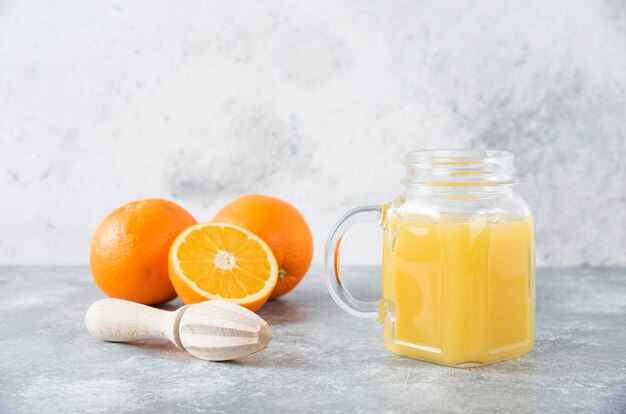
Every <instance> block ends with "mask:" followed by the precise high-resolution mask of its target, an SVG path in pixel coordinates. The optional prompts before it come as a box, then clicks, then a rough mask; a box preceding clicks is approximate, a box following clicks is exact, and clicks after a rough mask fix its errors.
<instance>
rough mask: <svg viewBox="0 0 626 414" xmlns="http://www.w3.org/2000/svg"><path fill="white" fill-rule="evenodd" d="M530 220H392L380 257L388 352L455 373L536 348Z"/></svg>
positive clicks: (385, 337)
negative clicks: (451, 367) (450, 367)
mask: <svg viewBox="0 0 626 414" xmlns="http://www.w3.org/2000/svg"><path fill="white" fill-rule="evenodd" d="M532 227H533V222H532V218H531V217H527V218H524V219H515V220H510V219H506V218H505V217H502V218H497V217H496V218H491V219H480V218H479V217H476V216H463V215H452V214H450V215H446V216H442V217H441V218H440V219H439V220H438V222H433V221H432V220H430V221H429V220H427V219H425V218H419V217H417V218H415V217H412V218H411V219H404V220H403V219H399V218H390V220H389V222H388V223H387V226H386V230H385V239H384V250H383V291H382V298H383V301H382V306H383V307H384V309H385V314H386V319H385V321H384V327H383V338H384V342H385V345H386V347H387V348H388V349H389V350H390V351H392V352H394V353H396V354H400V355H405V356H409V357H412V358H417V359H423V360H427V361H433V362H437V363H441V364H446V365H454V366H473V365H480V364H487V363H491V362H496V361H500V360H504V359H508V358H512V357H516V356H519V355H522V354H525V353H526V352H528V351H529V350H530V349H531V348H532V346H533V342H534V331H535V329H534V319H535V293H534V292H535V287H534V283H535V281H534V240H533V228H532Z"/></svg>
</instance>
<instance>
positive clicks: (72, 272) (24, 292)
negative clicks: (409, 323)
mask: <svg viewBox="0 0 626 414" xmlns="http://www.w3.org/2000/svg"><path fill="white" fill-rule="evenodd" d="M345 273H346V281H347V284H348V286H349V287H350V288H351V289H352V290H353V291H354V293H355V294H356V295H357V296H358V295H360V296H361V297H363V298H364V299H372V298H374V297H375V296H376V295H377V294H378V292H377V291H378V290H379V288H378V285H379V283H378V281H377V277H378V276H377V275H378V273H379V270H377V269H376V268H373V267H348V268H347V269H346V270H345ZM537 295H538V299H537V331H536V334H537V339H536V344H535V348H534V349H533V350H532V351H531V352H530V353H529V354H528V355H526V356H524V357H521V358H518V359H515V360H510V361H505V362H502V363H498V364H493V365H489V366H485V367H481V368H473V369H456V368H448V367H444V366H440V365H435V364H430V363H425V362H420V361H416V360H412V359H407V358H403V357H398V356H395V355H393V354H390V353H389V352H387V350H386V349H385V348H384V347H383V345H382V342H381V339H380V329H379V327H378V326H377V324H376V322H373V321H370V320H361V319H356V318H353V317H351V316H349V315H347V314H346V313H344V312H343V311H341V310H340V309H339V308H338V307H337V306H336V305H335V304H334V303H333V302H332V300H331V298H330V296H329V295H328V293H327V292H326V288H325V286H324V283H323V280H322V272H321V268H319V267H314V268H312V270H311V271H310V272H309V274H308V275H307V277H306V279H305V280H304V281H303V283H302V284H301V285H300V286H298V288H297V289H296V290H294V291H293V292H292V293H290V294H289V295H287V296H286V297H285V298H284V299H281V300H277V301H273V302H270V303H268V304H267V305H265V307H263V309H261V310H260V311H259V313H260V315H261V316H262V317H263V318H265V319H266V320H267V321H268V322H269V323H270V325H271V326H272V329H273V331H274V334H275V339H274V341H273V342H272V343H271V345H270V348H269V349H267V350H264V351H263V352H260V353H258V354H255V355H252V356H249V357H246V358H243V359H241V360H238V361H237V362H221V363H215V362H205V361H201V360H198V359H195V358H192V357H190V356H188V355H187V354H186V353H185V352H183V351H180V350H178V349H176V348H175V347H174V346H171V345H169V344H167V343H161V342H156V343H149V342H144V343H141V344H136V345H131V344H119V343H106V342H99V341H97V340H95V339H94V338H92V337H91V336H90V335H89V334H88V332H87V330H86V329H85V326H84V321H83V317H84V313H85V310H86V309H87V307H88V306H89V305H90V304H91V303H92V302H93V301H95V300H97V299H100V298H102V297H104V296H103V294H102V293H101V292H100V291H99V290H98V289H97V287H96V286H95V285H94V283H93V282H92V280H91V276H90V274H89V269H88V268H87V267H0V327H1V332H2V335H1V337H0V412H2V413H21V412H24V413H48V412H54V413H57V412H62V413H71V412H80V413H82V412H150V413H161V412H163V413H173V412H215V413H221V412H246V413H251V412H274V413H277V412H278V413H280V412H311V413H320V412H347V413H356V412H428V413H453V412H476V413H496V412H503V413H543V412H553V413H554V412H556V413H559V412H562V413H571V412H581V413H583V412H584V413H589V412H601V413H620V412H621V413H623V412H626V269H594V268H583V269H570V268H539V269H538V270H537ZM168 306H169V307H171V308H173V307H175V306H180V302H178V301H174V302H171V303H170V304H169V305H168Z"/></svg>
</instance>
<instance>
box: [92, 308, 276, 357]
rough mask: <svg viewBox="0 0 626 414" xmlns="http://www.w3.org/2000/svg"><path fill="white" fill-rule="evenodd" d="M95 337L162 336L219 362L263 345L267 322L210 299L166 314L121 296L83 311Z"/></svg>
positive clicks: (119, 339) (118, 339)
mask: <svg viewBox="0 0 626 414" xmlns="http://www.w3.org/2000/svg"><path fill="white" fill-rule="evenodd" d="M85 324H86V325H87V329H88V330H89V332H91V334H92V335H93V336H95V337H96V338H97V339H101V340H104V341H111V342H132V341H144V340H149V339H168V340H170V341H171V342H173V343H174V344H175V345H176V346H177V347H178V348H180V349H184V350H185V351H187V352H189V353H190V354H191V355H193V356H195V357H196V358H200V359H205V360H209V361H225V360H229V359H235V358H240V357H243V356H246V355H250V354H253V353H255V352H258V351H261V350H263V349H265V348H267V346H268V344H269V342H270V341H271V340H272V338H273V335H272V331H271V329H270V327H269V326H268V324H267V322H265V321H264V320H263V319H261V318H260V317H259V316H258V315H257V314H256V313H254V312H252V311H250V310H248V309H246V308H244V307H241V306H239V305H235V304H234V303H230V302H225V301H218V300H211V301H206V302H200V303H195V304H193V305H186V306H183V307H181V308H180V309H178V310H176V311H173V312H168V311H164V310H160V309H156V308H151V307H149V306H145V305H141V304H139V303H135V302H129V301H125V300H121V299H102V300H99V301H97V302H96V303H94V304H93V305H91V306H90V307H89V309H88V310H87V314H86V315H85Z"/></svg>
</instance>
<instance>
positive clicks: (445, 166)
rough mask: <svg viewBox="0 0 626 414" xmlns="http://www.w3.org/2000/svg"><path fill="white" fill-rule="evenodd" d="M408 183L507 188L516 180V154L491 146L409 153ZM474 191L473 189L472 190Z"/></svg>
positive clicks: (463, 187) (462, 189)
mask: <svg viewBox="0 0 626 414" xmlns="http://www.w3.org/2000/svg"><path fill="white" fill-rule="evenodd" d="M405 164H406V167H407V171H406V176H405V178H404V179H403V180H402V183H403V184H405V185H407V186H414V185H417V186H428V187H440V188H447V189H448V190H451V189H452V190H454V191H460V192H463V191H469V190H470V187H486V186H497V187H501V188H502V187H506V186H509V185H511V184H516V183H517V178H516V173H515V165H514V164H513V153H511V152H508V151H501V150H490V149H426V150H415V151H411V152H409V153H408V154H407V156H406V163H405ZM472 191H473V190H472Z"/></svg>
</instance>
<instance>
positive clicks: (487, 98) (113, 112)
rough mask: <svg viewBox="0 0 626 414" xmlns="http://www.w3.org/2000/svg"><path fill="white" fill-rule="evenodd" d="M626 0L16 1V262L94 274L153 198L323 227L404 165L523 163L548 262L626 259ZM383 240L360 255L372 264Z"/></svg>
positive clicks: (11, 28)
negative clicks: (122, 225) (267, 203)
mask: <svg viewBox="0 0 626 414" xmlns="http://www.w3.org/2000/svg"><path fill="white" fill-rule="evenodd" d="M625 51H626V2H624V1H623V0H620V1H584V2H583V1H580V2H572V1H548V2H546V1H519V2H497V1H458V0H444V1H393V2H380V1H318V2H316V1H273V2H258V1H230V2H222V1H219V2H218V1H185V2H180V1H171V2H161V1H157V2H154V1H133V2H126V1H100V2H96V1H93V2H92V1H55V2H51V1H43V0H40V1H37V0H30V1H17V0H14V1H13V0H4V1H0V196H1V201H2V203H1V204H0V212H1V213H2V219H1V220H0V234H2V238H0V263H85V262H86V261H87V252H88V242H89V238H90V236H91V233H92V231H93V230H94V228H95V226H96V225H97V223H98V221H99V220H100V219H101V218H102V217H103V216H104V215H105V214H106V213H107V212H108V211H110V210H111V209H113V208H114V207H116V206H118V205H120V204H122V203H124V202H127V201H130V200H133V199H137V198H141V197H149V196H157V197H165V198H170V199H173V200H175V201H177V202H179V203H180V204H182V205H183V206H185V207H187V208H188V209H189V210H190V211H191V212H192V213H193V214H194V215H196V217H197V218H198V219H200V220H203V219H209V218H210V217H211V216H212V214H213V213H215V211H216V210H217V209H218V208H219V207H220V206H221V205H223V204H224V203H225V202H227V201H228V200H230V199H232V198H233V197H235V196H237V195H239V194H242V193H248V192H262V193H268V194H273V195H276V196H279V197H283V198H285V199H287V200H289V201H291V202H292V203H294V204H295V205H296V206H298V207H299V208H300V209H301V210H302V212H303V213H304V214H305V216H306V217H307V218H308V220H309V222H310V224H311V226H312V229H313V233H314V236H315V239H316V249H317V252H316V257H315V260H316V261H317V262H319V261H320V260H321V249H322V246H323V241H324V238H325V237H326V234H327V233H328V231H329V230H330V228H331V226H332V224H333V223H334V221H335V220H336V218H337V217H338V216H339V215H340V214H341V213H343V212H344V210H346V209H348V208H350V207H353V206H357V205H361V204H371V203H379V202H384V201H388V200H391V199H392V198H393V197H394V196H395V195H397V194H399V193H400V192H401V190H402V188H401V186H400V184H399V183H398V181H399V179H400V178H401V176H402V173H403V167H402V164H401V162H402V159H403V155H404V153H405V152H406V151H408V150H411V149H416V148H432V147H489V148H500V149H508V150H511V151H513V152H515V154H516V157H517V165H518V168H519V171H520V175H521V184H520V186H519V192H520V193H521V194H523V195H524V196H525V197H526V199H527V200H528V201H529V203H530V205H531V206H532V208H533V209H534V212H535V215H536V220H537V244H538V254H537V258H538V263H540V264H551V265H626V254H625V251H626V52H625ZM375 234H376V233H374V230H370V232H369V233H368V235H369V236H370V237H369V238H368V237H353V238H352V239H351V240H350V241H349V242H348V243H347V244H349V245H350V248H349V249H348V258H347V259H346V260H348V261H350V262H355V263H376V262H377V261H378V260H379V258H378V257H377V248H378V247H377V246H375V245H374V241H373V240H375V239H374V236H375Z"/></svg>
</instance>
